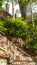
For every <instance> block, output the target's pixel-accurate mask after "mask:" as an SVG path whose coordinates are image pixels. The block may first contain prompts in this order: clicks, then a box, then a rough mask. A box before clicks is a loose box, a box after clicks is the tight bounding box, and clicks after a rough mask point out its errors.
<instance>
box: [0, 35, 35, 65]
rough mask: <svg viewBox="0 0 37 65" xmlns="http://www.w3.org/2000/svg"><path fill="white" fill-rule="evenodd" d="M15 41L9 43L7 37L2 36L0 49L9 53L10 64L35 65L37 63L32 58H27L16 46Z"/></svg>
mask: <svg viewBox="0 0 37 65" xmlns="http://www.w3.org/2000/svg"><path fill="white" fill-rule="evenodd" d="M13 40H14V39H13V38H12V41H9V40H8V39H7V37H5V36H3V35H1V34H0V48H2V49H3V50H5V51H7V52H8V53H9V60H8V63H9V64H10V65H35V62H34V61H33V59H32V58H31V57H30V56H25V55H24V54H23V53H22V51H20V50H19V49H18V47H17V46H16V45H14V41H13ZM22 43H23V42H22Z"/></svg>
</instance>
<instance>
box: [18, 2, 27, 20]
mask: <svg viewBox="0 0 37 65" xmlns="http://www.w3.org/2000/svg"><path fill="white" fill-rule="evenodd" d="M19 5H20V10H21V14H22V17H23V18H24V19H26V9H27V5H26V4H22V3H20V2H19Z"/></svg>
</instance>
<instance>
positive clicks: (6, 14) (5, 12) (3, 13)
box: [0, 4, 12, 19]
mask: <svg viewBox="0 0 37 65" xmlns="http://www.w3.org/2000/svg"><path fill="white" fill-rule="evenodd" d="M0 17H3V18H4V19H7V18H8V17H12V15H11V14H10V13H9V4H6V10H4V9H2V10H0Z"/></svg>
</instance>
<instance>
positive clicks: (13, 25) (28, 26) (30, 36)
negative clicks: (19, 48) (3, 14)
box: [0, 17, 37, 54]
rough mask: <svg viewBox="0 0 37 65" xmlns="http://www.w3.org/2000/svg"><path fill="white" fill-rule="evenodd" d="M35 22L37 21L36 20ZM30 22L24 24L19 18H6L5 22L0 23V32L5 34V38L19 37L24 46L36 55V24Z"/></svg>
mask: <svg viewBox="0 0 37 65" xmlns="http://www.w3.org/2000/svg"><path fill="white" fill-rule="evenodd" d="M36 21H37V20H36ZM36 21H35V22H34V24H35V26H34V27H33V25H32V21H30V23H27V22H24V21H23V19H21V18H16V19H13V18H10V17H9V18H8V20H7V21H2V20H1V21H0V32H3V33H5V35H7V36H9V35H10V36H12V37H20V38H22V39H24V40H25V44H26V45H27V46H28V48H29V49H31V50H33V51H34V53H35V54H37V24H36Z"/></svg>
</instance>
